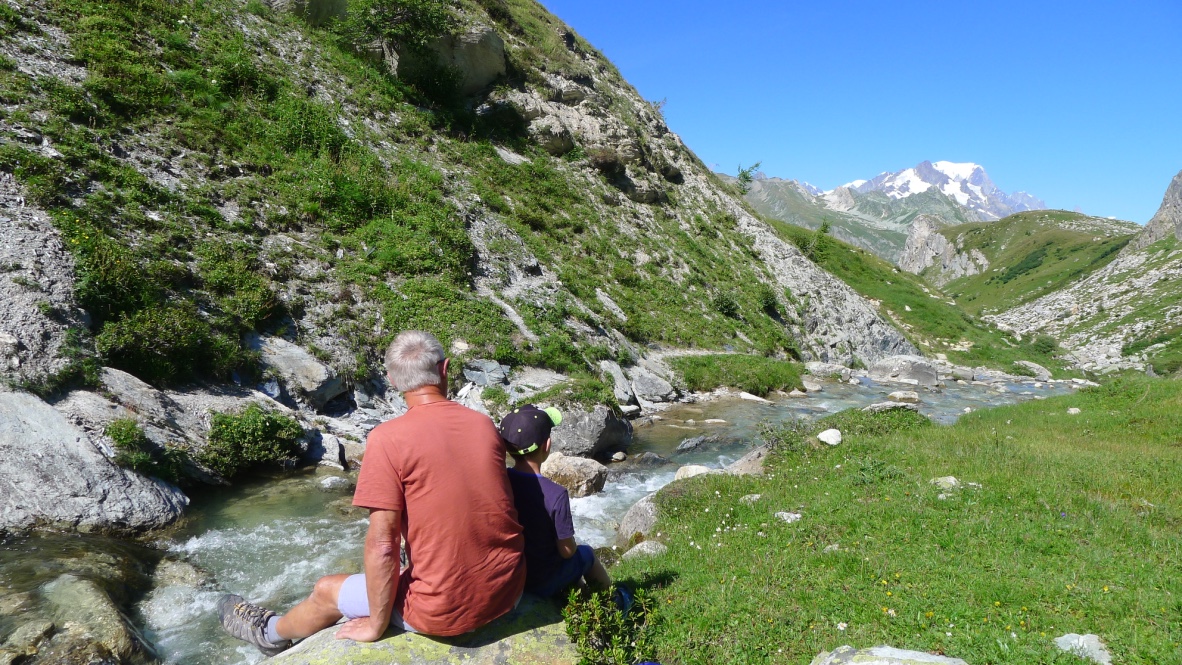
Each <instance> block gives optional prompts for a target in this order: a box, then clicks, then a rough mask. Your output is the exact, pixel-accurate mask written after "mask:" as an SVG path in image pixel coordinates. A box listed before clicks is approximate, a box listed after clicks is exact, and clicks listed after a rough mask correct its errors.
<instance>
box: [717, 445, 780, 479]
mask: <svg viewBox="0 0 1182 665" xmlns="http://www.w3.org/2000/svg"><path fill="white" fill-rule="evenodd" d="M770 453H771V449H770V448H768V447H767V446H766V445H764V446H759V447H757V448H754V449H752V450H751V452H749V453H747V454H746V455H743V456H742V457H740V458H739V459H738V460H737V461H735V462H734V463H732V464H731V465H730V466H728V467H727V468H726V471H727V473H730V474H733V475H736V476H759V475H762V474H763V464H764V462H765V461H766V460H767V457H768V454H770Z"/></svg>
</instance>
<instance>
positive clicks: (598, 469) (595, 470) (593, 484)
mask: <svg viewBox="0 0 1182 665" xmlns="http://www.w3.org/2000/svg"><path fill="white" fill-rule="evenodd" d="M542 475H543V476H546V477H547V478H549V479H550V480H553V481H554V482H556V483H558V484H559V485H562V486H563V487H565V488H566V489H567V491H568V492H570V495H571V496H572V497H583V496H589V495H591V494H595V493H596V492H599V491H601V490H602V489H603V485H604V483H606V482H607V467H606V466H604V465H602V464H600V463H599V462H596V461H595V460H593V459H587V458H586V457H568V456H566V455H563V454H562V453H554V454H552V455H550V458H549V459H547V460H546V461H545V462H543V463H542Z"/></svg>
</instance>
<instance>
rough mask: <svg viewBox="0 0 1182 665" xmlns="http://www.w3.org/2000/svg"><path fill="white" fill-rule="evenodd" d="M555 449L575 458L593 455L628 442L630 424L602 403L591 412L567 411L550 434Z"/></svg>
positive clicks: (617, 447) (625, 444)
mask: <svg viewBox="0 0 1182 665" xmlns="http://www.w3.org/2000/svg"><path fill="white" fill-rule="evenodd" d="M550 436H551V438H552V439H553V447H554V450H555V451H557V452H561V453H563V454H566V455H572V456H575V457H596V456H599V455H602V454H603V453H605V452H607V451H608V450H614V449H621V448H627V447H628V445H629V444H631V443H632V423H631V422H629V421H627V420H624V419H622V418H620V417H618V416H617V415H616V414H615V412H613V411H612V410H611V409H609V408H607V407H606V406H597V407H595V408H594V409H593V410H592V411H590V412H586V411H568V412H567V413H565V414H563V418H562V424H561V425H559V426H558V427H555V428H554V429H553V430H552V431H551V433H550Z"/></svg>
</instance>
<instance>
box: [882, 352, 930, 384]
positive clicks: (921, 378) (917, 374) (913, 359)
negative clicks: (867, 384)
mask: <svg viewBox="0 0 1182 665" xmlns="http://www.w3.org/2000/svg"><path fill="white" fill-rule="evenodd" d="M870 378H871V379H874V380H875V381H889V382H895V383H908V384H911V385H919V386H934V385H936V383H937V382H938V381H939V376H938V374H937V373H936V368H935V366H934V365H932V363H930V362H928V360H927V359H925V358H922V357H920V356H916V355H904V356H890V357H887V358H883V359H882V360H879V361H878V362H876V363H874V364H873V365H871V366H870Z"/></svg>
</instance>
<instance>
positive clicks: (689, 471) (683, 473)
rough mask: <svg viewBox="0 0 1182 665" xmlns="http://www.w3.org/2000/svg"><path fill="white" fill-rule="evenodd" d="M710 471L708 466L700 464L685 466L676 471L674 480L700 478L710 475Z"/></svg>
mask: <svg viewBox="0 0 1182 665" xmlns="http://www.w3.org/2000/svg"><path fill="white" fill-rule="evenodd" d="M710 471H711V469H710V467H708V466H702V465H701V464H687V465H685V466H683V467H681V468H680V469H678V470H677V475H676V476H675V477H674V478H673V479H674V480H685V479H686V478H693V477H694V476H701V475H705V474H707V473H710Z"/></svg>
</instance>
